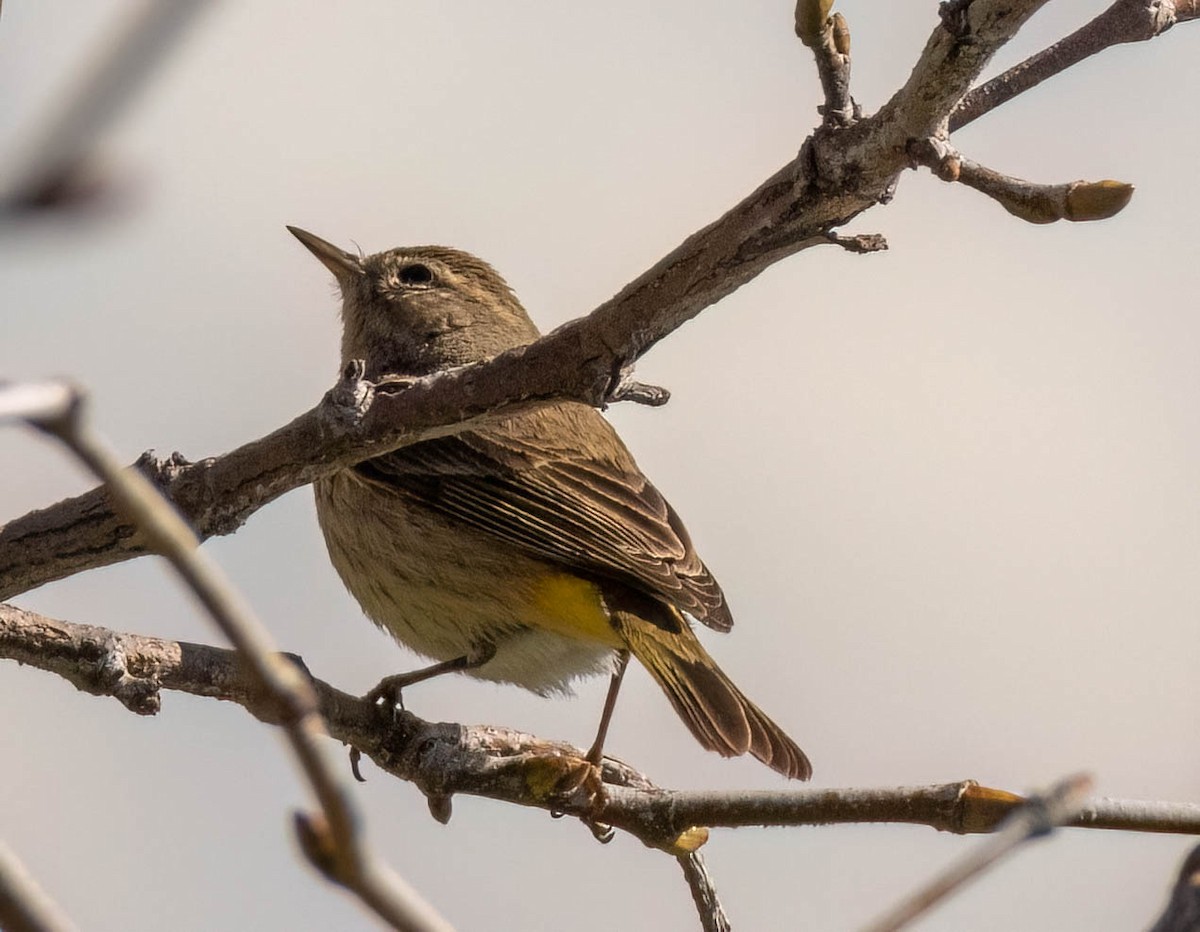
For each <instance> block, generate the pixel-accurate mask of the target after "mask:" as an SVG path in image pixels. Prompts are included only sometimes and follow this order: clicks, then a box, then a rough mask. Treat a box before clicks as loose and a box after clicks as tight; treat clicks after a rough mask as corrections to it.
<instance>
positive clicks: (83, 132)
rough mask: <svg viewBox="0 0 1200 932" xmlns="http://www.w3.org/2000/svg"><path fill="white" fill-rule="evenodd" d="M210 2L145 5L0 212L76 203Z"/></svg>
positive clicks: (153, 0)
mask: <svg viewBox="0 0 1200 932" xmlns="http://www.w3.org/2000/svg"><path fill="white" fill-rule="evenodd" d="M210 6H211V4H210V3H206V2H204V0H145V2H143V3H142V4H141V6H140V8H138V9H137V10H135V11H134V12H132V13H131V14H129V16H128V19H127V21H126V22H124V23H123V24H122V26H121V29H120V31H119V32H118V33H117V34H116V35H115V36H114V37H113V38H112V40H111V41H110V42H109V43H108V44H107V45H106V46H105V47H104V48H103V49H101V50H100V51H99V53H98V54H97V57H96V58H95V60H94V61H92V62H91V64H90V65H89V66H88V67H87V68H85V69H84V71H83V73H82V74H81V75H80V76H79V79H78V84H77V85H76V87H75V89H74V90H73V91H72V92H71V93H70V94H69V95H68V96H67V97H66V98H65V100H64V102H63V104H62V106H61V107H60V109H59V111H58V113H56V114H55V115H54V117H53V118H51V119H50V120H49V121H48V122H47V124H46V125H45V126H44V127H43V128H42V130H41V132H40V133H39V134H38V136H37V137H36V138H35V139H34V140H33V141H32V143H31V144H30V145H29V147H28V149H27V151H26V152H25V153H24V154H23V155H22V156H21V160H20V162H19V164H17V165H16V166H15V167H14V168H13V169H12V170H11V171H10V172H8V173H7V174H6V177H5V179H4V182H3V184H2V185H0V210H14V209H16V210H30V209H36V208H45V207H57V206H60V205H62V204H65V203H66V204H70V203H74V202H76V201H77V200H78V199H79V198H80V197H81V196H83V195H87V194H94V193H96V191H94V190H81V184H82V183H83V179H82V174H83V172H84V171H85V168H86V164H87V161H88V157H89V155H90V150H91V149H92V148H93V146H94V145H95V141H96V138H97V137H98V136H99V135H100V134H101V133H102V132H103V131H104V130H105V128H106V127H107V126H108V125H109V124H110V123H112V121H113V120H114V118H115V117H116V116H117V115H118V114H119V113H120V112H121V110H122V109H123V108H124V107H125V106H126V105H127V104H128V103H129V102H130V100H131V99H132V98H133V97H134V95H135V94H136V92H137V91H138V90H139V89H140V88H141V87H142V86H143V85H144V84H145V82H146V77H147V76H148V75H149V74H150V73H151V71H153V69H154V67H155V66H156V65H157V64H158V63H159V62H161V61H162V60H163V59H164V58H165V57H166V55H167V53H168V52H169V51H170V50H171V49H172V48H173V47H174V46H175V45H176V44H177V43H178V42H179V40H180V39H181V38H182V37H183V36H184V34H185V33H186V31H187V27H188V26H189V25H190V24H191V23H192V21H193V19H194V18H195V16H196V14H197V13H199V12H200V11H201V10H203V9H206V8H207V7H210Z"/></svg>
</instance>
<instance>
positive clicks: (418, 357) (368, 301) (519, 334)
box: [288, 227, 539, 378]
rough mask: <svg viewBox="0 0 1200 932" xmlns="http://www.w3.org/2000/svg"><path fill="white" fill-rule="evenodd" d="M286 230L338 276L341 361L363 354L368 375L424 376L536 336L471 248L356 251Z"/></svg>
mask: <svg viewBox="0 0 1200 932" xmlns="http://www.w3.org/2000/svg"><path fill="white" fill-rule="evenodd" d="M288 229H289V230H290V231H291V232H292V234H293V235H294V236H295V237H296V238H297V239H298V240H300V242H301V243H303V244H304V245H305V247H307V248H308V250H309V251H310V252H311V253H312V254H313V255H314V256H316V257H317V258H318V259H319V260H321V263H322V264H323V265H324V266H325V267H326V268H327V269H329V271H330V272H332V273H333V276H334V278H336V279H337V283H338V287H339V288H340V289H341V292H342V324H343V328H344V329H343V332H342V363H343V365H344V364H345V363H347V362H349V361H350V360H351V359H365V360H366V363H367V378H377V377H379V376H381V375H385V374H388V373H393V374H397V375H428V374H429V373H431V372H436V371H437V370H439V369H445V368H448V367H450V366H459V365H464V364H466V363H471V362H478V361H480V360H483V359H490V358H491V357H492V356H495V355H496V354H498V353H501V352H503V351H504V350H506V349H511V348H512V347H514V346H522V345H524V344H526V343H530V342H532V341H533V340H536V339H537V337H538V336H539V334H538V329H537V327H536V326H535V325H534V324H533V322H532V321H531V320H530V319H529V315H527V314H526V313H525V309H524V308H522V307H521V303H520V302H519V301H518V300H517V298H516V296H515V295H514V294H513V292H512V289H510V288H509V287H508V284H507V283H506V282H505V281H504V279H503V278H501V277H500V275H499V273H497V272H496V270H495V269H493V268H492V267H491V266H490V265H488V264H487V263H486V262H484V261H483V260H482V259H477V258H475V257H474V256H472V255H471V254H470V253H466V252H462V251H461V250H458V249H450V248H448V247H446V246H401V247H398V248H396V249H389V250H387V251H386V252H377V253H375V254H374V255H370V256H359V255H355V254H353V253H349V252H346V251H344V250H342V249H339V248H338V247H337V246H334V245H333V244H332V243H328V242H326V241H325V240H323V239H321V238H320V237H319V236H314V235H313V234H312V233H308V232H306V231H305V230H301V229H299V228H297V227H288Z"/></svg>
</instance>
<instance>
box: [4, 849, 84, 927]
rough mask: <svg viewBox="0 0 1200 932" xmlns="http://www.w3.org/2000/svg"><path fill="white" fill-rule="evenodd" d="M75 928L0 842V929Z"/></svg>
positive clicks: (22, 865)
mask: <svg viewBox="0 0 1200 932" xmlns="http://www.w3.org/2000/svg"><path fill="white" fill-rule="evenodd" d="M75 928H76V925H75V923H73V922H72V921H71V920H70V919H69V918H68V917H67V916H66V914H65V913H63V912H62V910H61V909H59V907H58V904H56V903H55V902H54V901H53V900H51V899H50V897H49V896H47V895H46V892H45V891H44V890H42V888H41V887H40V886H38V883H37V881H36V880H34V879H33V875H32V874H30V873H29V871H28V870H26V868H25V865H24V864H22V863H21V861H20V860H19V859H18V858H17V856H16V855H15V854H13V853H12V851H10V850H9V849H8V846H7V845H5V844H4V842H2V841H0V929H4V930H6V932H73V930H74V929H75Z"/></svg>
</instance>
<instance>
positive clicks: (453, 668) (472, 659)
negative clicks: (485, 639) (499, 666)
mask: <svg viewBox="0 0 1200 932" xmlns="http://www.w3.org/2000/svg"><path fill="white" fill-rule="evenodd" d="M495 656H496V645H495V644H483V645H480V646H479V647H477V648H475V649H474V650H473V651H472V652H471V653H469V654H463V655H462V656H461V657H455V658H454V659H453V660H443V661H442V662H441V663H435V664H431V665H430V666H428V667H422V668H421V669H420V670H410V671H409V672H408V673H396V674H394V675H392V676H385V677H384V678H383V679H381V680H380V681H379V685H377V686H376V687H375V688H374V689H372V690H371V691H370V692H369V693H367V694H366V696H364V697H363V698H364V699H366V700H367V702H370V703H371V704H372V705H375V704H378V703H379V701H380V700H381V699H382V700H387V702H388V703H389V705H399V706H400V708H404V697H403V695H402V693H403V691H404V689H405V687H407V686H412V685H414V684H416V683H421V682H424V681H425V680H431V679H433V678H434V677H435V676H441V675H442V674H443V673H460V672H462V671H463V670H475V669H478V668H479V667H482V666H483V665H484V664H485V663H487V662H488V661H489V660H491V659H492V658H493V657H495Z"/></svg>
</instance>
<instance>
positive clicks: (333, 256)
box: [288, 227, 363, 285]
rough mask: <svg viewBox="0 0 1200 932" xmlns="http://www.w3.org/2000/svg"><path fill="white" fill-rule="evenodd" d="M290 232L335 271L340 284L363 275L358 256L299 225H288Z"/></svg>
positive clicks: (334, 274)
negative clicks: (302, 228)
mask: <svg viewBox="0 0 1200 932" xmlns="http://www.w3.org/2000/svg"><path fill="white" fill-rule="evenodd" d="M288 232H290V233H291V234H292V236H294V237H296V239H298V240H300V242H302V243H303V244H304V246H305V248H307V249H308V251H309V252H311V253H312V254H313V255H314V256H316V257H317V258H318V259H320V260H321V264H322V265H323V266H325V268H327V269H329V271H331V272H332V273H333V276H334V278H336V279H337V280H338V284H339V285H345V284H346V283H347V282H349V281H351V280H353V279H355V278H358V276H360V275H362V271H363V270H362V262H360V261H359V258H358V256H355V255H351V254H350V253H348V252H346V251H345V250H342V249H338V248H337V247H336V246H335V245H333V243H327V242H325V240H323V239H321V237H319V236H314V235H313V234H312V233H309V232H308V231H307V230H301V229H300V228H299V227H288Z"/></svg>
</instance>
